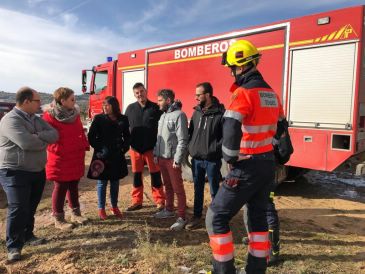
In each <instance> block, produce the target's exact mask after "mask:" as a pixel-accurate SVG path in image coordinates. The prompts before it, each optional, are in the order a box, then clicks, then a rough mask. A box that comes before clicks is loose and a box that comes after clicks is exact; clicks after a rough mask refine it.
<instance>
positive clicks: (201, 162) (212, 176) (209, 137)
mask: <svg viewBox="0 0 365 274" xmlns="http://www.w3.org/2000/svg"><path fill="white" fill-rule="evenodd" d="M195 98H196V100H197V101H198V105H197V106H196V107H195V108H194V109H195V111H194V113H193V117H192V118H191V120H190V125H189V154H190V155H191V157H192V172H193V179H194V216H193V218H192V220H191V221H190V222H189V224H188V225H187V226H186V228H187V229H194V228H197V227H199V225H200V224H201V216H202V211H203V201H204V184H205V174H207V177H208V181H209V186H210V195H211V197H212V199H213V198H214V196H215V194H216V193H217V191H218V188H219V180H220V177H221V176H220V168H221V166H222V161H221V159H222V117H223V114H224V111H225V109H224V105H223V104H220V102H219V100H218V99H217V98H216V97H214V96H213V88H212V85H211V84H210V83H208V82H204V83H200V84H198V85H197V86H196V93H195Z"/></svg>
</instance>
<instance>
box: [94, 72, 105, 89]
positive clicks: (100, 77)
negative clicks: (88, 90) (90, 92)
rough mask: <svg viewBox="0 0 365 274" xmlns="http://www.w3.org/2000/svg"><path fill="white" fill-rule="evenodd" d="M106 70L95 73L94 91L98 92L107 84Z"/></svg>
mask: <svg viewBox="0 0 365 274" xmlns="http://www.w3.org/2000/svg"><path fill="white" fill-rule="evenodd" d="M107 83H108V71H98V72H96V74H95V81H94V91H95V93H100V92H101V91H102V90H104V89H105V88H106V87H107V86H108V84H107Z"/></svg>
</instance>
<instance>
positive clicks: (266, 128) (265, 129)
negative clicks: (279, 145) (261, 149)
mask: <svg viewBox="0 0 365 274" xmlns="http://www.w3.org/2000/svg"><path fill="white" fill-rule="evenodd" d="M276 127H277V125H276V124H270V125H261V126H247V125H242V132H245V133H264V132H268V131H274V132H276Z"/></svg>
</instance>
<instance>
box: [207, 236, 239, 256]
mask: <svg viewBox="0 0 365 274" xmlns="http://www.w3.org/2000/svg"><path fill="white" fill-rule="evenodd" d="M209 239H210V247H211V248H212V252H213V257H214V259H215V260H217V261H218V262H227V261H229V260H232V259H233V257H234V247H233V239H232V232H231V231H230V232H228V233H226V234H215V235H211V236H209Z"/></svg>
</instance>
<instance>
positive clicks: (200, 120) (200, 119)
mask: <svg viewBox="0 0 365 274" xmlns="http://www.w3.org/2000/svg"><path fill="white" fill-rule="evenodd" d="M201 122H202V116H200V118H199V124H198V128H200V124H201Z"/></svg>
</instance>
